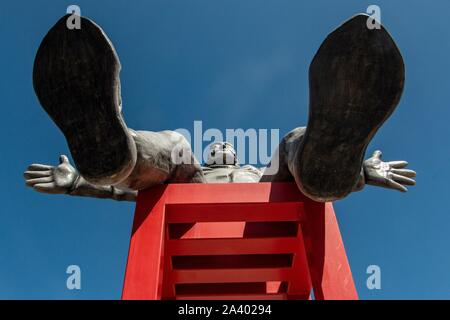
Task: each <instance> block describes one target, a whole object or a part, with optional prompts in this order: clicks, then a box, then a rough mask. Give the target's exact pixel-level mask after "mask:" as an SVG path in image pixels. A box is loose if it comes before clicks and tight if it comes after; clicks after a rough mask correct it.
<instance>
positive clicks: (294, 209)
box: [122, 183, 358, 300]
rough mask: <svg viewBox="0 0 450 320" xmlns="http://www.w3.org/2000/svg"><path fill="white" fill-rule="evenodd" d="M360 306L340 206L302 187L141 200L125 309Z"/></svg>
mask: <svg viewBox="0 0 450 320" xmlns="http://www.w3.org/2000/svg"><path fill="white" fill-rule="evenodd" d="M311 289H313V290H314V298H315V299H357V298H358V296H357V292H356V289H355V285H354V283H353V278H352V274H351V271H350V267H349V264H348V261H347V256H346V253H345V248H344V245H343V243H342V238H341V235H340V232H339V227H338V225H337V221H336V217H335V214H334V211H333V207H332V204H331V203H326V204H325V203H318V202H314V201H311V200H309V199H307V198H306V197H305V196H303V195H302V194H301V193H300V192H299V191H298V189H297V187H296V186H295V184H292V183H245V184H244V183H243V184H168V185H161V186H158V187H155V188H151V189H148V190H145V191H143V192H140V193H139V196H138V201H137V205H136V213H135V217H134V224H133V231H132V236H131V242H130V249H129V254H128V263H127V268H126V272H125V281H124V287H123V293H122V299H151V300H154V299H309V298H310V294H311Z"/></svg>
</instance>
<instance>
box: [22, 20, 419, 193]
mask: <svg viewBox="0 0 450 320" xmlns="http://www.w3.org/2000/svg"><path fill="white" fill-rule="evenodd" d="M67 17H68V16H65V17H62V18H61V19H60V20H59V21H58V22H57V23H56V24H55V26H53V27H52V28H51V29H50V31H49V32H48V34H47V35H46V36H45V38H44V39H43V41H42V43H41V45H40V47H39V50H38V52H37V55H36V59H35V63H34V70H33V84H34V89H35V92H36V94H37V97H38V99H39V101H40V103H41V105H42V107H43V108H44V110H45V111H46V112H47V113H48V114H49V116H50V117H51V118H52V119H53V121H54V122H55V123H56V125H57V126H58V127H59V129H60V130H61V131H62V133H63V134H64V136H65V137H66V139H67V143H68V145H69V149H70V152H71V154H72V157H73V159H74V162H75V166H72V165H71V164H70V163H69V160H68V158H67V157H66V156H64V155H62V156H60V164H59V165H57V166H49V165H42V164H32V165H30V166H29V167H28V169H27V171H26V172H25V173H24V177H25V180H26V184H27V185H28V186H30V187H32V188H33V189H34V190H36V191H39V192H44V193H51V194H69V195H74V196H89V197H96V198H111V199H115V200H128V201H135V199H136V195H137V191H139V190H142V189H146V188H149V187H152V186H155V185H158V184H163V183H229V182H231V183H232V182H258V181H261V182H268V181H273V182H275V181H293V182H294V181H295V183H296V185H297V186H298V188H299V189H300V191H301V192H302V193H304V194H305V195H306V196H307V197H309V198H311V199H313V200H315V201H322V202H323V201H333V200H337V199H341V198H344V197H345V196H347V195H348V194H349V193H350V192H352V191H357V190H361V189H362V188H363V187H364V185H365V184H369V185H375V186H380V187H386V188H391V189H396V190H399V191H402V192H406V191H407V189H406V187H405V185H414V184H415V181H414V180H413V178H414V177H415V176H416V173H415V172H414V171H413V170H409V169H406V168H405V167H406V166H407V164H408V163H407V162H406V161H390V162H383V161H382V160H381V152H380V151H375V152H374V153H373V155H372V156H371V157H370V158H369V159H367V160H365V161H364V154H365V152H366V148H367V146H368V144H369V142H370V141H371V139H372V137H373V136H374V135H375V133H376V132H377V130H378V129H379V128H380V126H381V125H382V124H383V123H384V121H386V119H387V118H388V117H389V116H390V115H391V114H392V112H393V111H394V109H395V108H396V106H397V104H398V103H399V100H400V96H401V94H402V91H403V84H404V72H405V71H404V65H403V59H402V57H401V54H400V52H399V50H398V48H397V46H396V44H395V42H394V41H393V40H392V38H391V36H390V35H389V33H388V32H387V31H386V30H385V29H384V27H383V26H381V28H380V29H373V30H370V29H369V28H368V27H367V19H368V18H369V16H367V15H365V14H359V15H356V16H354V17H352V18H351V19H349V20H348V21H346V22H345V23H343V24H342V25H341V26H340V27H338V28H337V29H336V30H334V31H333V32H332V33H331V34H330V35H328V37H327V38H326V39H325V41H324V42H323V43H322V45H321V46H320V48H319V50H318V52H317V53H316V55H315V57H314V59H313V61H312V62H311V65H310V69H309V87H310V104H309V120H308V124H307V127H299V128H295V129H293V130H292V131H291V132H289V133H288V134H287V135H286V136H285V137H284V138H283V139H282V141H281V142H280V144H279V146H278V152H277V154H278V156H277V158H276V159H275V158H274V159H272V162H273V161H277V164H278V171H277V172H276V173H275V174H270V175H269V174H265V172H264V170H262V169H258V168H255V167H253V166H248V165H247V166H240V165H239V163H238V160H237V156H236V152H235V150H234V149H233V147H232V145H230V144H229V143H226V142H219V143H214V144H213V145H212V146H211V149H210V153H209V158H208V160H207V161H206V164H205V165H204V166H203V167H202V166H201V165H200V163H199V161H198V160H197V159H195V157H194V155H193V154H192V151H191V149H190V146H189V144H188V142H187V141H186V139H184V137H183V136H182V135H180V134H179V133H177V132H174V131H161V132H151V131H135V130H132V129H130V128H128V127H127V126H126V124H125V121H124V119H123V116H122V112H121V110H122V101H121V96H120V79H119V72H120V62H119V59H118V56H117V54H116V52H115V50H114V47H113V45H112V43H111V41H110V40H109V39H108V37H107V36H106V34H105V33H104V32H103V30H102V29H101V28H100V27H99V26H97V25H96V24H95V23H94V22H92V21H91V20H89V19H86V18H81V19H82V20H81V29H79V30H77V29H73V30H69V29H68V28H67V27H66V20H67ZM180 146H181V147H180ZM175 148H177V149H176V150H177V152H179V153H180V155H181V156H183V158H188V159H189V160H190V161H187V162H182V163H175V162H174V161H172V160H173V159H172V153H173V150H174V149H175Z"/></svg>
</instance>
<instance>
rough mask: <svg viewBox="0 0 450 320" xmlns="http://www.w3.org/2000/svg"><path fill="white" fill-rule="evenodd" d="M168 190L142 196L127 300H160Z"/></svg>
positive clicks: (126, 287) (127, 275) (125, 289)
mask: <svg viewBox="0 0 450 320" xmlns="http://www.w3.org/2000/svg"><path fill="white" fill-rule="evenodd" d="M164 191H165V186H161V187H157V188H152V189H151V193H149V192H147V191H144V193H143V194H139V196H138V202H137V206H136V212H135V218H134V224H133V231H132V236H131V242H130V249H129V253H128V262H127V269H126V273H125V281H124V287H123V292H122V299H124V300H144V299H145V300H160V299H161V292H162V277H163V250H164V236H165V234H164V220H165V212H164Z"/></svg>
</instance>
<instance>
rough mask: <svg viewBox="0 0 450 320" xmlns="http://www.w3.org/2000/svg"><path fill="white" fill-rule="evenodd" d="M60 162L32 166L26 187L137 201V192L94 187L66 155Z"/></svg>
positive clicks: (109, 187)
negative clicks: (51, 164) (52, 164)
mask: <svg viewBox="0 0 450 320" xmlns="http://www.w3.org/2000/svg"><path fill="white" fill-rule="evenodd" d="M59 162H60V164H59V165H58V166H49V165H43V164H32V165H30V166H29V167H28V168H27V171H25V173H24V177H25V181H26V185H27V186H29V187H32V188H33V189H34V190H35V191H38V192H43V193H50V194H68V195H72V196H84V197H93V198H107V199H114V200H118V201H136V197H137V191H135V190H128V189H122V188H117V187H115V186H110V185H109V186H99V185H93V184H91V183H89V182H88V181H86V180H85V179H84V178H83V177H82V176H81V175H80V174H79V173H78V171H77V170H76V169H75V168H74V167H73V166H72V165H71V164H70V162H69V159H68V158H67V157H66V156H65V155H61V156H60V158H59Z"/></svg>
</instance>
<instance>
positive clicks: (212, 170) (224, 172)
mask: <svg viewBox="0 0 450 320" xmlns="http://www.w3.org/2000/svg"><path fill="white" fill-rule="evenodd" d="M202 169H203V174H204V175H205V179H206V182H207V183H233V182H258V181H259V179H260V178H261V176H262V172H261V170H259V169H257V168H255V167H253V166H250V165H246V166H243V167H238V166H217V167H203V168H202Z"/></svg>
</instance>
